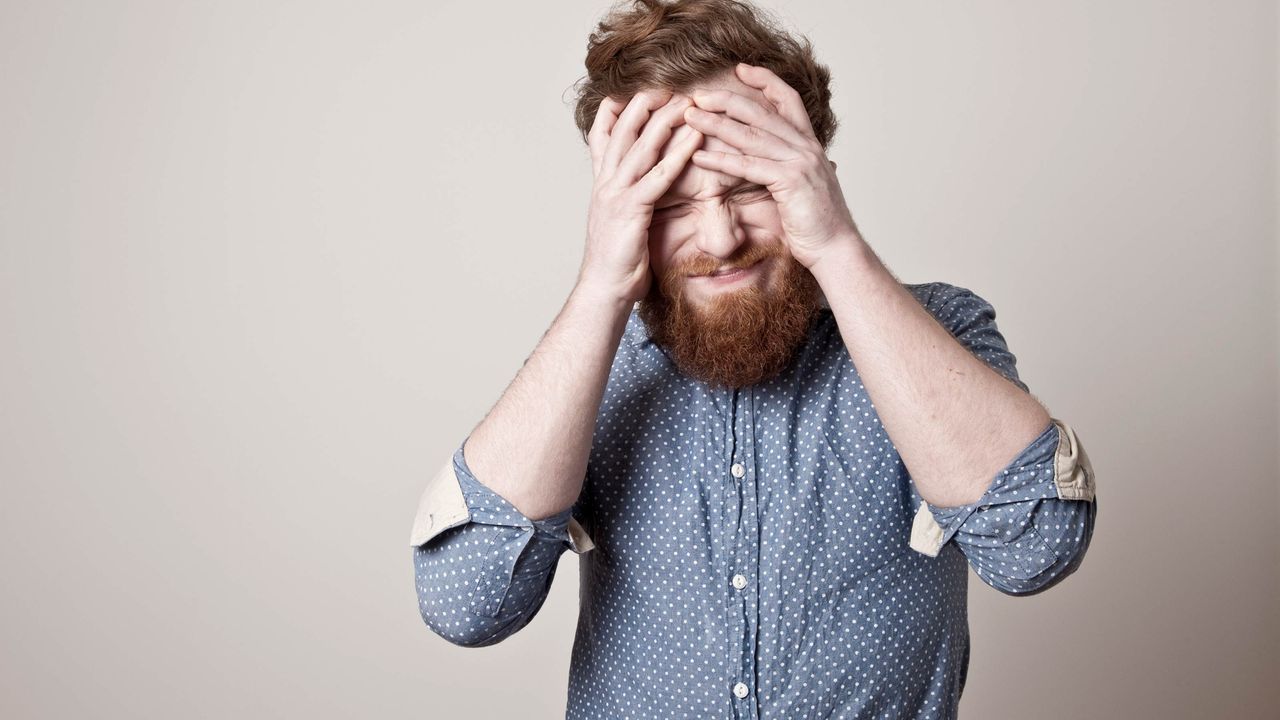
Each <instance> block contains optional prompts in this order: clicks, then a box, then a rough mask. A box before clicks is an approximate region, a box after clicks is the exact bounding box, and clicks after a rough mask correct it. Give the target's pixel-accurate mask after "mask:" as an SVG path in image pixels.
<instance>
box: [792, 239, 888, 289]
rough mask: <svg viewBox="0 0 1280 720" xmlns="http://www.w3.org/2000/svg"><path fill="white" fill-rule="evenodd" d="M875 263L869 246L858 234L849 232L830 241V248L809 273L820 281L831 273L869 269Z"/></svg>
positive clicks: (875, 259)
mask: <svg viewBox="0 0 1280 720" xmlns="http://www.w3.org/2000/svg"><path fill="white" fill-rule="evenodd" d="M876 262H877V258H876V254H875V252H874V251H872V249H871V246H870V245H868V244H867V243H866V241H865V240H863V239H862V236H861V235H860V234H858V233H857V232H850V233H848V234H846V235H843V236H841V237H839V238H837V239H835V240H832V241H831V243H830V246H829V247H828V248H827V249H826V250H825V251H824V252H823V253H822V255H820V256H819V257H818V259H817V260H816V261H814V263H813V264H812V265H810V266H809V272H811V273H813V276H814V277H815V278H817V279H818V280H819V281H821V279H822V278H823V277H824V276H830V275H831V274H832V273H833V272H835V273H841V274H844V273H848V272H849V271H851V270H852V271H861V270H867V269H870V268H872V267H874V265H875V263H876Z"/></svg>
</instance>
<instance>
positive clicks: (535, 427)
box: [463, 282, 632, 520]
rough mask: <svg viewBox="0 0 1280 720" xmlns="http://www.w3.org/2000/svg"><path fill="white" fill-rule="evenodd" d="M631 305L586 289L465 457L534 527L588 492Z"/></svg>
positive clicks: (573, 298) (582, 286)
mask: <svg viewBox="0 0 1280 720" xmlns="http://www.w3.org/2000/svg"><path fill="white" fill-rule="evenodd" d="M631 307H632V306H631V304H630V303H628V302H626V301H625V300H622V299H620V298H618V297H617V296H616V295H614V294H611V293H608V292H605V291H603V290H598V289H596V288H595V287H593V286H591V285H589V284H587V283H584V282H579V283H578V285H577V286H576V287H575V288H574V290H573V292H572V293H571V294H570V295H569V298H568V300H566V302H565V304H564V306H563V307H562V308H561V310H560V313H559V315H557V317H556V319H555V321H554V322H553V323H552V324H551V327H550V328H549V329H548V330H547V332H546V333H545V334H544V335H543V337H542V339H541V340H540V341H539V342H538V345H537V347H536V348H534V351H533V353H532V354H531V355H530V356H529V357H528V359H526V360H525V363H524V365H523V366H522V367H521V368H520V371H519V372H518V373H517V374H516V377H515V379H514V380H512V382H511V384H510V385H509V386H508V387H507V389H506V390H505V391H504V392H503V394H502V397H501V398H500V399H499V400H498V402H497V404H495V405H494V406H493V408H492V409H491V410H490V411H489V413H488V414H487V415H486V416H485V418H484V419H483V420H482V421H481V422H480V424H479V425H477V426H476V428H475V429H474V430H473V431H472V432H471V435H470V436H469V438H468V439H467V441H466V443H465V445H464V447H463V452H464V453H465V455H466V460H467V463H468V464H469V465H470V466H471V468H472V470H474V471H475V474H476V477H477V478H478V479H479V480H481V481H482V482H483V483H484V484H485V485H487V486H488V487H490V488H492V489H493V490H494V491H496V492H497V493H498V494H499V495H501V496H503V497H504V498H506V499H507V500H508V501H509V502H510V503H511V504H512V505H513V506H514V507H515V508H516V509H517V510H519V511H520V512H521V513H523V514H524V515H525V516H527V517H528V518H530V519H531V520H541V519H544V518H547V517H550V516H552V515H554V514H556V513H558V512H561V511H563V510H565V509H566V508H568V507H570V506H572V505H573V503H574V502H575V501H576V500H577V499H578V495H579V493H581V491H582V481H583V477H584V476H585V475H586V469H587V460H588V457H589V455H590V452H591V438H592V434H593V431H594V429H595V420H596V414H597V413H598V412H599V409H600V401H601V399H602V397H603V395H604V388H605V383H606V382H607V381H608V379H609V369H610V367H611V366H612V364H613V358H614V355H615V354H616V353H617V349H618V343H619V341H620V340H621V338H622V333H623V330H624V329H625V328H626V323H627V317H628V315H629V314H630V311H631Z"/></svg>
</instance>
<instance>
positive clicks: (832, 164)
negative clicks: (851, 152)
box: [827, 160, 836, 170]
mask: <svg viewBox="0 0 1280 720" xmlns="http://www.w3.org/2000/svg"><path fill="white" fill-rule="evenodd" d="M827 162H829V163H831V169H832V170H835V169H836V161H835V160H828V161H827Z"/></svg>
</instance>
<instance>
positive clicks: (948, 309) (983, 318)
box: [903, 281, 995, 331]
mask: <svg viewBox="0 0 1280 720" xmlns="http://www.w3.org/2000/svg"><path fill="white" fill-rule="evenodd" d="M903 287H905V288H907V290H909V291H911V293H912V295H914V296H915V297H916V299H917V300H919V301H920V304H921V305H923V306H924V308H925V309H926V310H928V311H929V313H930V314H932V315H933V316H934V317H936V318H937V319H938V322H940V323H942V324H943V326H945V327H947V328H950V329H952V330H953V331H954V330H959V329H962V328H965V327H968V326H971V325H973V324H974V323H975V322H980V323H982V322H990V321H993V320H994V319H995V308H994V307H993V306H992V305H991V303H989V302H987V300H986V298H983V297H982V296H981V295H979V294H978V293H976V292H974V291H973V290H971V289H969V288H967V287H963V286H961V285H955V284H952V283H948V282H942V281H934V282H926V283H913V284H907V283H904V284H903Z"/></svg>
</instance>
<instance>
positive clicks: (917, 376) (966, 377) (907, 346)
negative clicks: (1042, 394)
mask: <svg viewBox="0 0 1280 720" xmlns="http://www.w3.org/2000/svg"><path fill="white" fill-rule="evenodd" d="M845 248H846V249H845V250H844V251H843V252H841V253H839V254H832V255H831V257H829V258H823V260H822V261H821V262H820V263H818V264H817V265H815V266H814V268H813V273H814V277H815V278H817V280H818V282H819V285H820V286H821V287H822V289H823V293H824V294H825V295H826V296H827V300H828V302H829V303H830V304H831V310H832V313H833V314H834V315H835V318H836V323H837V325H838V326H839V328H840V334H841V336H842V338H843V339H844V342H845V345H846V346H847V347H848V349H849V355H850V357H852V358H853V361H854V364H855V365H856V366H857V368H858V374H859V375H860V376H861V378H862V382H863V385H864V386H865V387H866V389H867V394H868V395H869V396H870V397H871V401H872V402H873V403H875V407H876V412H877V414H878V415H879V417H880V419H881V422H882V423H883V424H884V428H885V432H886V433H888V435H889V437H890V439H891V440H892V441H893V444H894V446H895V447H896V448H897V449H898V452H899V454H900V455H901V457H902V462H903V464H905V465H906V466H907V470H908V471H909V472H910V473H911V477H912V480H913V482H914V483H915V485H916V489H917V491H918V492H919V493H920V496H921V497H922V498H924V499H925V500H926V501H928V502H929V503H931V504H933V505H935V506H939V507H954V506H958V505H965V504H968V503H971V502H975V501H976V500H977V499H979V498H980V497H982V494H983V492H984V491H985V490H986V489H987V487H988V486H989V485H990V483H991V481H992V479H993V478H994V477H995V475H996V473H998V472H999V471H1000V469H1001V468H1003V467H1004V466H1005V465H1006V464H1007V463H1008V462H1009V461H1010V460H1011V459H1012V458H1014V457H1015V456H1016V455H1017V454H1018V452H1019V451H1020V450H1022V448H1024V447H1025V446H1026V445H1027V444H1029V443H1030V442H1031V441H1032V440H1034V439H1035V438H1036V437H1037V436H1038V435H1039V434H1040V433H1041V432H1042V431H1043V430H1044V428H1045V427H1046V426H1047V425H1048V424H1049V414H1048V412H1047V411H1046V410H1045V409H1044V407H1043V406H1042V405H1041V404H1040V402H1039V401H1038V400H1036V399H1035V398H1033V397H1032V396H1031V395H1029V394H1028V393H1026V392H1024V391H1023V390H1022V389H1021V388H1019V387H1017V386H1016V385H1014V384H1013V383H1011V382H1009V381H1008V380H1007V379H1006V378H1004V377H1001V375H1000V374H999V373H998V372H996V371H995V370H994V369H992V368H991V367H990V366H989V365H987V364H986V363H985V362H983V361H982V360H981V359H980V358H977V357H975V356H974V355H973V353H971V352H969V350H968V349H967V348H965V347H964V345H962V344H961V343H960V341H958V340H956V338H954V337H953V336H952V335H951V333H950V332H949V331H948V330H947V329H946V328H945V327H943V326H942V325H941V324H939V323H938V322H937V320H936V319H935V318H934V317H933V316H932V315H931V314H930V313H929V311H928V310H926V309H925V308H924V307H922V306H921V305H920V303H919V302H917V301H916V299H915V298H914V297H913V296H912V295H911V293H910V291H908V290H907V289H906V288H904V287H902V285H901V284H900V283H899V282H898V281H897V280H896V279H895V278H894V277H893V276H892V274H891V273H890V272H889V270H888V269H887V268H886V267H885V266H884V265H883V264H882V263H881V262H880V259H879V258H878V257H877V256H876V255H875V253H874V251H872V249H871V248H870V246H868V245H866V244H865V242H863V241H862V240H861V238H857V239H856V240H854V241H851V242H850V243H848V244H847V245H846V246H845Z"/></svg>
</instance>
